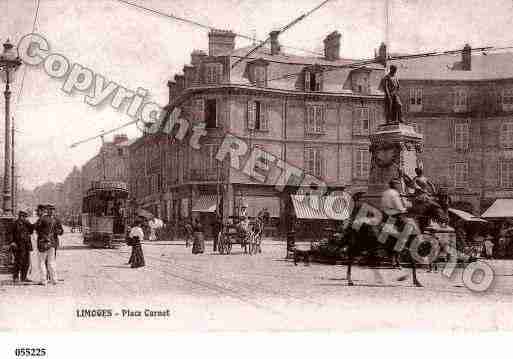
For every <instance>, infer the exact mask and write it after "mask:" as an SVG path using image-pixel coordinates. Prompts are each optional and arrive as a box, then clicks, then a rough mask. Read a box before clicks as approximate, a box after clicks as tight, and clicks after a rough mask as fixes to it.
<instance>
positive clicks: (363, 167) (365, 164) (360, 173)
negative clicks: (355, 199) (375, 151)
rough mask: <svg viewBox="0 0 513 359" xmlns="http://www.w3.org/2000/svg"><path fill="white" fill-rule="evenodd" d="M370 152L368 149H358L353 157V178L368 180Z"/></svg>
mask: <svg viewBox="0 0 513 359" xmlns="http://www.w3.org/2000/svg"><path fill="white" fill-rule="evenodd" d="M369 172H370V152H369V150H368V149H358V150H356V155H355V177H356V178H359V179H367V178H369Z"/></svg>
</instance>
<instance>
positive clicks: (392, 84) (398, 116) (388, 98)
mask: <svg viewBox="0 0 513 359" xmlns="http://www.w3.org/2000/svg"><path fill="white" fill-rule="evenodd" d="M396 72H397V67H396V66H395V65H390V71H389V73H388V74H386V75H385V76H384V77H383V79H381V83H380V88H381V89H382V90H383V92H384V93H385V117H386V123H387V125H389V124H397V123H404V122H403V117H402V103H401V98H400V97H399V80H398V79H397V78H396V77H395V74H396Z"/></svg>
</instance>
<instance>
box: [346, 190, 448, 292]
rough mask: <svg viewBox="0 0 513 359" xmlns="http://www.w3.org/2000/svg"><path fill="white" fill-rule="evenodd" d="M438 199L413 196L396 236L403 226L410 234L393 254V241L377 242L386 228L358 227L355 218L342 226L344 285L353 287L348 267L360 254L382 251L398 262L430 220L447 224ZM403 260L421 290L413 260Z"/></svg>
mask: <svg viewBox="0 0 513 359" xmlns="http://www.w3.org/2000/svg"><path fill="white" fill-rule="evenodd" d="M440 198H442V197H441V196H438V195H437V196H434V197H431V196H430V197H426V196H425V194H422V195H416V196H414V197H413V201H412V203H413V205H412V207H411V208H410V209H409V210H408V212H407V213H406V214H404V215H403V216H402V217H403V218H402V219H401V220H402V222H403V223H402V226H401V225H399V226H398V227H399V228H398V231H399V232H401V231H402V230H403V229H404V228H405V227H404V226H407V225H408V226H411V230H412V232H411V233H410V235H409V236H408V239H407V240H406V243H405V245H404V246H403V248H402V250H399V251H395V248H394V246H395V244H396V240H395V238H393V237H391V236H389V237H388V240H387V241H386V242H385V243H383V244H381V243H380V242H379V240H378V239H379V236H380V233H381V232H382V231H383V229H385V226H386V225H387V224H385V223H380V224H377V225H371V224H369V223H362V221H358V218H354V219H353V221H350V223H349V225H348V226H346V230H345V233H343V236H342V245H343V246H345V247H346V251H347V256H348V264H347V281H348V285H350V286H353V285H354V283H353V281H352V277H351V267H352V265H353V262H354V259H355V257H356V256H357V255H360V254H362V252H368V253H369V252H370V253H375V252H376V251H377V250H378V249H380V247H381V248H383V249H385V250H386V251H387V252H388V253H389V254H390V253H392V252H395V254H394V255H393V257H394V260H395V261H397V262H398V258H399V255H400V254H401V252H402V251H403V250H405V249H409V247H410V245H411V244H412V242H413V240H414V239H415V238H416V237H417V236H418V235H419V234H421V233H423V232H424V230H425V229H426V227H427V226H428V225H429V223H430V222H431V220H435V221H437V222H440V223H442V224H446V223H447V222H448V213H447V210H446V209H445V208H447V205H446V203H444V202H443V201H442V202H438V201H440ZM437 200H438V201H437ZM382 218H386V215H384V214H383V217H382ZM356 221H358V222H356ZM385 222H386V221H385ZM354 224H358V226H355V225H354ZM401 227H402V228H401ZM407 258H408V261H409V262H410V264H411V268H412V278H413V284H414V285H415V286H417V287H422V284H421V283H420V282H419V281H418V279H417V271H416V263H415V259H414V258H413V256H412V255H411V254H410V253H409V252H408V256H407ZM401 278H402V279H398V280H404V279H405V277H404V276H403V277H401Z"/></svg>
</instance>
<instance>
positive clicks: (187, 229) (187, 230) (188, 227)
mask: <svg viewBox="0 0 513 359" xmlns="http://www.w3.org/2000/svg"><path fill="white" fill-rule="evenodd" d="M183 229H184V235H185V248H189V246H190V243H191V241H193V238H192V236H193V232H194V231H193V229H192V223H191V222H190V221H188V220H186V219H185V220H184V225H183Z"/></svg>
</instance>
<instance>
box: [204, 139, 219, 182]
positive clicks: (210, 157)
mask: <svg viewBox="0 0 513 359" xmlns="http://www.w3.org/2000/svg"><path fill="white" fill-rule="evenodd" d="M205 151H206V163H205V168H206V170H207V176H210V175H217V166H218V162H217V160H216V154H217V146H216V145H206V146H205Z"/></svg>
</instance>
